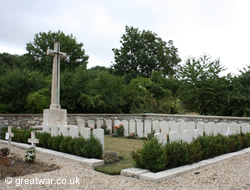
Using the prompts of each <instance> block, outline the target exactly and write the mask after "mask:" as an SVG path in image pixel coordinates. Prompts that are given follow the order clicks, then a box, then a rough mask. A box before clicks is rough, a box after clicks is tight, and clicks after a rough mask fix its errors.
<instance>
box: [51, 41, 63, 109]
mask: <svg viewBox="0 0 250 190" xmlns="http://www.w3.org/2000/svg"><path fill="white" fill-rule="evenodd" d="M47 55H50V56H53V57H54V58H53V70H52V86H51V105H50V109H60V108H61V106H60V58H61V57H62V58H67V55H66V53H63V52H60V43H59V42H56V43H55V44H54V50H50V49H48V50H47Z"/></svg>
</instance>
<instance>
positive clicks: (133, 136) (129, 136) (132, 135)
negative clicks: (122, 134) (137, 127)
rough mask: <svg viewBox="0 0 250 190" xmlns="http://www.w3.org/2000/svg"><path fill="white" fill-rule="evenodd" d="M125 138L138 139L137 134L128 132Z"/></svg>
mask: <svg viewBox="0 0 250 190" xmlns="http://www.w3.org/2000/svg"><path fill="white" fill-rule="evenodd" d="M126 138H127V139H138V135H137V134H135V133H130V134H129V135H128V136H127V137H126Z"/></svg>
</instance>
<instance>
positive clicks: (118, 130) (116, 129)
mask: <svg viewBox="0 0 250 190" xmlns="http://www.w3.org/2000/svg"><path fill="white" fill-rule="evenodd" d="M114 132H115V133H116V134H118V136H123V132H124V126H123V125H122V124H120V125H119V126H117V125H114Z"/></svg>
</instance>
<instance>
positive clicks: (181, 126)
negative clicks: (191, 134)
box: [170, 121, 188, 132]
mask: <svg viewBox="0 0 250 190" xmlns="http://www.w3.org/2000/svg"><path fill="white" fill-rule="evenodd" d="M178 124H179V129H178V128H177V127H174V125H173V127H171V126H170V127H171V131H180V132H182V131H185V130H188V123H187V122H185V121H184V122H179V123H178Z"/></svg>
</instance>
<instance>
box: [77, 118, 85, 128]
mask: <svg viewBox="0 0 250 190" xmlns="http://www.w3.org/2000/svg"><path fill="white" fill-rule="evenodd" d="M76 121H77V126H78V127H79V128H81V127H83V128H85V120H83V119H76Z"/></svg>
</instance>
